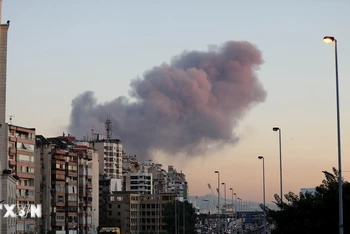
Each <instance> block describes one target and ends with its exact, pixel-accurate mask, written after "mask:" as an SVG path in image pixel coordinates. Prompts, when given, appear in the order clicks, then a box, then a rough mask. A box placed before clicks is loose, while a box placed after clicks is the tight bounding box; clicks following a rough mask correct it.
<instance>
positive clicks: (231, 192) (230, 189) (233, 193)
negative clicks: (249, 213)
mask: <svg viewBox="0 0 350 234" xmlns="http://www.w3.org/2000/svg"><path fill="white" fill-rule="evenodd" d="M230 190H231V193H232V220H233V218H234V213H233V212H234V209H233V207H234V206H233V202H234V200H233V195H234V194H235V193H234V192H233V188H230Z"/></svg>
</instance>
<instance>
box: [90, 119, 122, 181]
mask: <svg viewBox="0 0 350 234" xmlns="http://www.w3.org/2000/svg"><path fill="white" fill-rule="evenodd" d="M105 126H106V130H107V138H106V139H103V138H102V137H101V135H99V134H94V139H93V140H92V141H91V142H90V147H93V148H95V149H96V150H97V152H98V156H99V168H100V170H99V171H100V174H105V175H107V176H109V177H110V178H111V179H122V178H123V156H122V152H123V146H122V144H121V141H120V140H119V139H112V136H111V135H112V123H111V121H110V120H109V119H107V121H106V123H105Z"/></svg>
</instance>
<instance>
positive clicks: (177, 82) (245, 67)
mask: <svg viewBox="0 0 350 234" xmlns="http://www.w3.org/2000/svg"><path fill="white" fill-rule="evenodd" d="M262 63H263V60H262V58H261V53H260V51H259V50H258V49H257V48H256V47H255V46H253V45H252V44H250V43H249V42H235V41H229V42H226V43H225V44H223V45H222V46H221V47H218V49H216V50H215V51H213V50H211V51H209V52H200V51H191V52H184V53H182V54H181V55H179V56H176V57H174V58H173V60H172V62H171V63H170V65H167V64H164V65H161V66H157V67H154V68H152V69H151V70H149V71H146V72H145V73H144V75H143V77H142V78H141V79H135V80H133V81H132V82H131V84H130V88H131V90H130V96H131V97H132V98H133V99H135V100H136V101H131V100H130V99H129V98H127V97H117V98H116V99H114V100H112V101H110V102H107V103H104V104H99V103H98V102H97V100H96V98H95V97H94V94H93V92H91V91H87V92H85V93H83V94H81V95H79V96H78V97H77V98H75V99H74V100H73V101H72V112H71V117H70V118H71V120H70V125H69V131H70V133H71V134H74V135H75V136H77V137H82V136H83V135H86V133H87V131H89V129H91V126H92V125H94V126H98V125H101V124H103V123H104V122H105V121H106V118H107V114H108V115H109V117H110V119H111V120H112V123H113V132H114V136H115V137H118V138H120V139H121V140H122V143H123V148H125V149H126V151H127V152H128V153H132V154H136V155H138V156H139V157H141V158H146V157H149V156H150V155H149V153H150V151H152V150H154V149H156V150H162V151H164V152H165V153H168V154H177V153H186V154H189V155H191V154H193V155H198V154H200V153H203V150H204V149H205V147H204V146H205V145H206V144H209V143H214V144H215V143H219V144H221V143H236V142H237V141H238V140H239V139H238V137H237V136H236V135H235V134H234V130H235V128H236V127H237V125H238V122H239V120H240V119H242V117H243V116H244V114H245V113H246V112H247V111H248V110H249V109H250V108H251V107H252V106H253V105H255V104H258V103H261V102H263V101H265V98H266V92H265V90H264V89H263V87H262V86H261V84H260V82H259V80H258V78H257V75H256V74H255V70H257V69H258V68H259V65H261V64H262ZM100 130H102V129H100Z"/></svg>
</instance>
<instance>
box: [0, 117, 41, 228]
mask: <svg viewBox="0 0 350 234" xmlns="http://www.w3.org/2000/svg"><path fill="white" fill-rule="evenodd" d="M2 127H3V128H5V129H7V131H6V133H5V136H6V138H7V140H6V142H5V145H7V150H6V151H5V152H6V154H5V155H6V156H7V162H8V164H7V168H5V169H4V170H7V171H8V173H10V174H11V175H12V177H14V178H15V179H16V180H17V181H16V203H18V204H21V205H29V204H34V202H35V186H34V173H35V163H34V158H35V153H34V150H35V146H34V145H35V128H26V127H21V126H16V125H11V124H5V126H2ZM3 172H4V171H3ZM5 174H6V173H5ZM9 191H10V190H9ZM8 196H9V194H8ZM16 222H17V225H16V227H15V229H16V230H17V233H24V232H25V231H27V232H28V231H35V220H34V219H26V220H24V219H17V220H16Z"/></svg>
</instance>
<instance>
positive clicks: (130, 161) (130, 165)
mask: <svg viewBox="0 0 350 234" xmlns="http://www.w3.org/2000/svg"><path fill="white" fill-rule="evenodd" d="M122 157H123V160H122V162H123V165H122V168H123V175H124V174H127V173H129V172H131V173H135V172H137V171H138V170H139V169H140V165H139V161H138V160H137V158H136V155H134V156H133V155H131V154H129V153H126V152H123V153H122Z"/></svg>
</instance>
